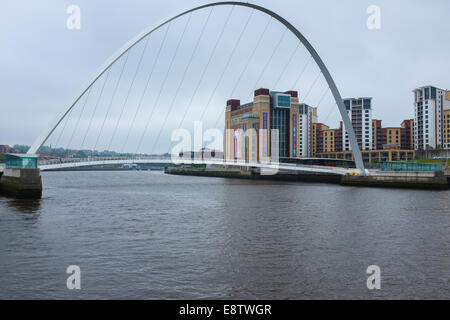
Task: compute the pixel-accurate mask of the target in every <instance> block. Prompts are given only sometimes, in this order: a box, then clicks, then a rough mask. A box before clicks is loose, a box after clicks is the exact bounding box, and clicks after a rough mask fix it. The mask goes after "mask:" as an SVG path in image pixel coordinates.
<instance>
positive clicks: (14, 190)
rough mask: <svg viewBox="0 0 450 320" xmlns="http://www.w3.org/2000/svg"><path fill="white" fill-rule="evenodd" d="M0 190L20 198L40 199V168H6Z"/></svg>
mask: <svg viewBox="0 0 450 320" xmlns="http://www.w3.org/2000/svg"><path fill="white" fill-rule="evenodd" d="M0 192H1V193H2V194H4V195H7V196H11V197H14V198H19V199H40V198H41V197H42V178H41V172H40V170H39V169H29V168H6V169H5V170H4V171H3V175H2V176H1V178H0Z"/></svg>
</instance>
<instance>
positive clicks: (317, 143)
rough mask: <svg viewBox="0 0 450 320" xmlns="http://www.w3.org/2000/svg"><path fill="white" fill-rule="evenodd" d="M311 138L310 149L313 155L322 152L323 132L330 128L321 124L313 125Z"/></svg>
mask: <svg viewBox="0 0 450 320" xmlns="http://www.w3.org/2000/svg"><path fill="white" fill-rule="evenodd" d="M312 127H313V129H312V130H313V138H312V149H313V155H315V154H317V153H320V152H323V150H324V134H323V133H324V131H326V130H329V129H330V127H328V126H327V125H325V124H323V123H313V124H312Z"/></svg>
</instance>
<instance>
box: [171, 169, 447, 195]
mask: <svg viewBox="0 0 450 320" xmlns="http://www.w3.org/2000/svg"><path fill="white" fill-rule="evenodd" d="M164 172H165V173H166V174H172V175H188V176H202V177H216V178H217V177H220V178H234V179H252V180H277V181H297V182H316V183H317V182H318V183H332V184H339V185H343V186H359V187H377V188H409V189H425V190H427V189H428V190H447V189H449V178H447V177H446V176H445V175H444V174H442V173H438V172H393V171H392V172H387V171H372V172H370V175H368V176H351V175H345V176H342V175H339V174H324V173H313V172H299V171H283V170H280V171H279V172H278V173H276V174H273V175H262V174H260V172H259V170H258V169H251V170H248V171H247V170H240V169H239V168H209V167H204V168H187V167H168V168H166V169H165V171H164Z"/></svg>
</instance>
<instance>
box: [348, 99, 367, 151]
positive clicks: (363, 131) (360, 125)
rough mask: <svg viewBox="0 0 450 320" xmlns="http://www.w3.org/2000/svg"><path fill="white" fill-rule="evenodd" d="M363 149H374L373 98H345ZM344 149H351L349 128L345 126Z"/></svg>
mask: <svg viewBox="0 0 450 320" xmlns="http://www.w3.org/2000/svg"><path fill="white" fill-rule="evenodd" d="M344 105H345V108H346V109H347V113H348V115H349V117H350V119H351V121H352V126H353V130H354V131H355V135H356V140H357V141H358V145H359V148H360V149H361V150H372V143H373V142H372V134H373V132H372V98H350V99H344ZM342 135H343V137H342V138H343V140H342V146H343V150H345V151H346V150H351V146H350V141H349V138H348V133H347V130H346V129H345V126H343V134H342Z"/></svg>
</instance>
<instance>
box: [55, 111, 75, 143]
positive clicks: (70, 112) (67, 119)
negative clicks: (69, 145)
mask: <svg viewBox="0 0 450 320" xmlns="http://www.w3.org/2000/svg"><path fill="white" fill-rule="evenodd" d="M72 111H73V108H72V109H70V111H69V114H68V115H67V117H66V121H65V122H64V126H63V128H62V130H61V132H60V133H59V136H58V139H56V143H55V147H58V144H59V140H60V139H61V136H62V135H63V133H64V131H65V130H66V126H67V122H69V119H70V115H71V114H72Z"/></svg>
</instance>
